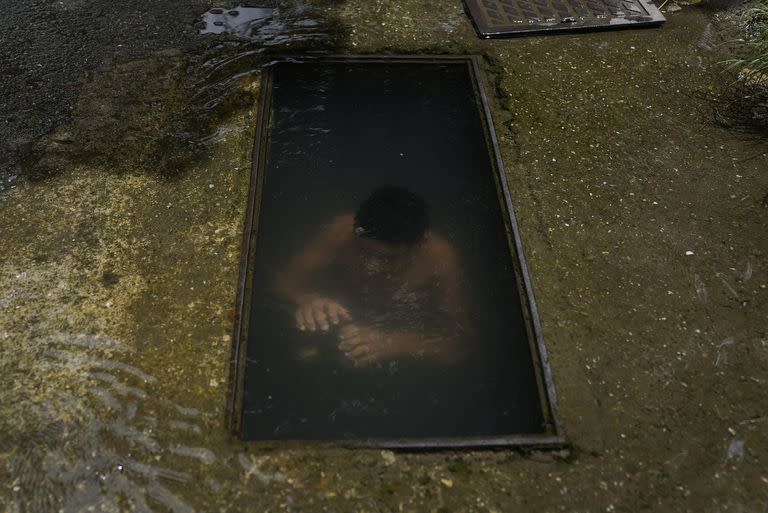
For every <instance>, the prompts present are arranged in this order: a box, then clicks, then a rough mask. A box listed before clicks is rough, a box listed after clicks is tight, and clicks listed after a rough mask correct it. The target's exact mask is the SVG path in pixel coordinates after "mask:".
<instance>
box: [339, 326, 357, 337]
mask: <svg viewBox="0 0 768 513" xmlns="http://www.w3.org/2000/svg"><path fill="white" fill-rule="evenodd" d="M357 336H358V330H357V328H356V327H355V326H344V327H343V328H341V340H351V339H353V338H357Z"/></svg>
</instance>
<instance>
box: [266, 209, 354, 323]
mask: <svg viewBox="0 0 768 513" xmlns="http://www.w3.org/2000/svg"><path fill="white" fill-rule="evenodd" d="M353 226H354V219H353V217H352V216H351V215H343V216H339V217H337V218H335V219H334V220H333V222H332V223H331V224H330V225H328V226H327V227H326V228H325V229H323V231H322V232H321V233H320V234H319V235H318V236H317V238H316V239H315V240H314V241H312V242H311V243H310V244H309V245H307V246H306V247H305V248H304V249H303V250H301V251H300V252H299V253H297V254H296V255H295V256H294V257H293V258H292V259H291V260H290V261H289V262H288V264H287V265H286V266H285V268H283V269H282V271H280V272H279V273H278V275H277V278H276V279H275V285H274V290H275V294H277V296H278V297H280V298H281V299H284V300H285V301H288V302H289V303H291V304H292V305H294V306H295V307H296V311H295V314H294V316H295V319H296V325H297V326H298V328H299V329H301V330H304V329H309V330H310V331H315V330H316V329H317V328H320V329H322V330H324V331H325V330H327V329H328V328H329V322H332V323H333V324H338V323H339V320H340V318H344V319H348V320H351V317H350V315H349V312H348V311H347V309H346V308H344V307H343V306H341V305H339V304H338V303H337V302H336V301H334V300H333V299H329V298H325V297H322V296H321V295H320V294H319V293H318V292H317V291H313V290H312V289H311V286H312V282H313V281H314V277H315V276H317V274H318V273H321V272H324V271H325V270H327V269H328V267H329V266H330V265H331V264H332V263H333V260H334V259H335V258H336V256H337V255H338V253H339V251H341V250H342V249H343V246H344V245H345V243H347V242H348V241H349V238H350V237H351V236H352V235H353V231H352V230H353Z"/></svg>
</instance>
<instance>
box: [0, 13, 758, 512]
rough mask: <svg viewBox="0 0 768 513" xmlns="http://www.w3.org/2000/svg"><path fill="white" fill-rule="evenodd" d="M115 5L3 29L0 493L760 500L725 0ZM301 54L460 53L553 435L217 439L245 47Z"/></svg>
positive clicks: (280, 500) (10, 23)
mask: <svg viewBox="0 0 768 513" xmlns="http://www.w3.org/2000/svg"><path fill="white" fill-rule="evenodd" d="M142 4H143V3H140V2H138V1H133V2H120V3H108V2H100V1H99V2H85V1H78V0H73V1H69V2H68V1H66V0H64V1H61V2H43V1H40V2H32V3H31V2H25V3H24V5H21V2H14V5H11V6H6V12H5V16H4V17H3V18H2V21H0V23H1V24H2V27H0V28H2V29H3V30H2V32H1V34H2V35H0V37H1V38H2V39H1V40H0V41H1V42H0V52H2V53H0V69H2V70H3V71H4V79H3V81H2V83H0V88H2V90H1V91H0V93H2V96H0V98H1V99H2V100H1V101H3V104H2V107H0V110H1V111H2V120H3V123H2V124H1V125H0V126H2V130H3V133H2V136H3V137H2V153H1V154H0V155H1V156H0V165H1V166H2V171H0V175H2V176H3V179H4V186H5V190H4V191H3V192H1V193H0V220H1V222H0V230H1V231H0V243H1V244H0V256H2V258H0V505H1V506H2V510H3V511H9V512H16V511H53V510H56V511H59V510H64V511H84V510H86V509H87V508H91V507H92V508H94V510H101V511H129V510H136V511H146V510H157V511H165V510H170V511H499V512H507V511H520V512H524V511H542V512H544V511H552V512H554V511H574V512H603V511H606V512H613V511H622V512H623V511H626V512H637V511H653V512H667V511H670V512H688V511H690V512H696V513H698V512H701V511H706V512H717V513H720V512H738V513H747V512H755V513H762V512H764V511H765V510H766V507H768V473H767V472H766V470H765V469H766V458H767V457H768V437H767V436H766V433H768V427H767V426H768V413H766V407H767V404H766V400H765V384H766V379H768V372H767V371H768V331H767V329H766V326H767V323H766V321H767V320H768V319H767V318H768V301H767V300H766V297H767V295H768V290H767V287H768V278H767V275H766V251H768V237H766V226H767V225H768V223H766V214H768V211H767V209H768V206H767V205H768V203H767V202H766V201H765V197H766V193H768V174H767V173H766V172H765V169H768V143H766V141H765V139H760V138H757V137H755V136H752V135H750V134H748V133H743V132H737V131H734V130H732V129H725V128H723V127H721V126H719V125H717V124H716V123H715V122H714V120H713V118H712V114H711V110H710V104H709V103H708V101H707V100H706V96H707V94H708V93H709V92H710V91H711V90H712V89H711V85H712V83H713V82H714V81H715V80H716V79H717V76H718V73H719V69H720V65H719V64H718V62H719V61H721V60H723V59H724V58H727V56H728V53H727V50H728V48H727V46H723V45H721V43H722V42H723V40H724V39H727V37H729V36H728V27H729V23H730V22H729V21H728V20H727V18H726V17H724V16H723V15H722V14H718V13H717V12H714V11H709V10H707V9H705V8H702V7H686V8H684V9H683V11H682V12H680V13H675V14H670V15H669V21H668V23H667V24H666V25H665V26H664V27H663V28H661V29H658V30H644V31H626V32H615V33H601V34H598V33H595V34H584V35H573V36H560V37H549V38H525V39H516V40H508V41H480V40H478V39H477V38H476V37H475V34H474V32H473V30H472V27H471V25H470V24H469V22H468V20H467V19H466V17H465V15H464V13H463V10H462V6H461V4H460V3H459V2H458V1H454V0H436V1H434V2H424V1H414V0H407V1H403V2H398V3H396V4H395V3H393V2H385V1H382V0H373V1H370V0H369V1H357V0H347V1H316V2H309V4H310V5H308V6H304V7H301V6H299V7H297V6H296V4H290V5H288V4H287V3H285V4H282V5H283V12H284V13H285V16H286V19H284V20H282V24H281V27H283V28H284V30H285V31H286V33H288V34H294V35H295V37H294V38H293V39H289V40H287V41H286V40H283V39H281V38H279V37H275V36H274V34H273V35H271V36H264V37H262V38H260V39H258V40H254V41H241V40H235V39H228V38H226V37H225V38H214V37H212V36H200V35H198V34H197V31H196V30H195V28H194V26H193V23H194V22H195V20H196V19H198V17H199V16H200V15H201V13H202V12H203V11H204V10H205V9H207V8H208V7H209V5H208V3H207V2H202V1H201V2H177V1H175V2H169V1H156V2H153V3H152V8H151V10H149V9H148V8H147V7H146V6H145V5H142ZM94 6H97V7H94ZM302 20H305V21H306V20H313V22H315V23H316V24H315V25H312V27H313V29H312V30H311V31H309V30H307V29H306V27H307V24H306V23H300V22H301V21H302ZM301 27H303V28H301ZM307 48H311V49H325V50H328V51H334V52H340V53H385V52H392V53H472V54H478V55H481V56H483V59H482V63H483V64H482V67H483V71H484V73H485V75H486V77H487V82H488V84H487V85H488V86H489V88H490V89H491V90H492V91H493V95H492V104H493V112H494V119H495V122H496V128H497V132H498V134H499V137H500V142H501V149H502V153H503V157H504V161H505V165H506V166H507V172H508V173H507V174H508V181H509V184H510V188H511V191H512V196H513V199H514V201H515V205H516V210H517V215H518V217H519V222H520V226H521V230H522V235H523V239H524V242H525V245H526V256H527V259H528V262H529V267H530V272H531V275H532V278H533V286H534V291H535V293H536V297H537V300H538V304H539V309H540V313H541V318H542V325H543V329H544V333H545V337H546V340H547V346H548V348H549V352H550V356H551V366H552V370H553V374H554V381H555V386H556V388H557V391H558V395H559V407H560V414H561V419H562V421H563V424H564V426H565V429H566V432H567V436H568V440H569V442H570V447H569V449H568V450H566V451H562V452H554V453H553V452H532V453H520V452H514V451H467V452H460V453H451V452H441V453H429V454H408V453H402V454H392V453H389V452H380V451H367V450H366V451H351V450H340V449H323V448H318V447H300V446H299V447H296V446H294V447H287V448H277V449H272V450H268V451H266V450H256V449H254V448H253V447H248V446H244V445H241V444H239V443H237V442H234V441H232V440H231V439H229V438H228V437H227V435H226V401H227V397H228V384H229V383H228V380H229V378H230V375H229V355H230V350H231V334H232V325H233V317H232V308H233V303H234V291H235V282H236V279H237V263H238V259H239V250H240V246H239V245H240V237H241V230H242V217H243V212H244V207H245V199H246V191H247V186H248V169H249V165H250V144H251V140H252V136H253V130H252V127H253V125H252V123H253V120H254V116H255V105H256V103H255V101H256V98H257V94H258V91H259V85H260V83H259V76H258V72H257V71H258V66H259V65H261V64H262V63H263V62H264V61H265V60H268V54H270V53H280V52H288V51H291V52H297V51H302V50H303V49H307ZM12 176H16V177H17V178H15V179H13V180H9V178H10V177H12Z"/></svg>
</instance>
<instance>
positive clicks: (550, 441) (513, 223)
mask: <svg viewBox="0 0 768 513" xmlns="http://www.w3.org/2000/svg"><path fill="white" fill-rule="evenodd" d="M287 62H293V63H307V62H318V63H325V62H350V63H414V62H419V63H435V64H437V63H446V62H451V63H456V64H466V65H467V66H468V73H469V75H470V78H471V79H472V81H473V85H474V86H475V87H476V88H477V93H478V94H479V98H478V99H479V101H480V104H481V106H482V111H480V112H478V114H480V117H481V121H483V120H484V121H485V126H484V128H485V130H486V131H487V135H488V136H489V137H490V143H491V144H490V146H491V149H492V150H493V154H494V155H493V157H494V159H492V162H491V165H492V166H493V167H495V169H496V172H497V175H498V176H497V177H496V178H497V179H498V183H499V184H500V185H501V188H502V190H501V191H500V192H501V195H502V197H503V199H504V202H503V203H502V204H501V205H500V206H501V207H502V211H503V212H506V214H507V217H508V219H506V221H508V222H509V225H510V227H511V228H512V233H513V243H514V248H510V249H511V250H513V251H512V252H513V253H514V254H513V255H512V256H513V257H514V258H516V259H517V262H516V263H517V264H518V266H519V270H520V273H521V275H522V278H523V289H524V290H523V292H524V293H525V295H524V299H525V305H524V308H526V309H527V310H528V312H527V313H528V315H526V324H527V323H528V321H530V322H531V326H530V327H531V329H532V331H533V335H534V338H535V345H534V349H535V351H536V354H534V355H532V357H533V358H534V361H533V363H534V366H535V367H541V369H540V371H541V375H540V374H539V369H536V370H537V377H538V378H542V379H543V381H544V383H543V391H544V392H545V394H544V396H543V397H542V398H541V399H542V401H543V403H544V408H543V410H545V411H543V413H544V414H545V418H549V422H548V424H549V425H551V426H552V430H553V431H554V433H544V434H541V433H539V434H527V435H526V434H520V435H510V436H503V435H502V436H491V437H450V438H446V437H443V438H441V437H437V438H418V439H408V438H373V439H356V440H315V439H306V440H298V439H294V440H249V441H244V440H242V439H240V430H241V425H240V422H241V417H242V394H243V389H242V387H243V380H244V378H245V375H244V374H245V373H244V367H245V348H246V343H247V340H245V339H244V337H245V336H246V334H247V323H248V319H247V317H246V316H244V313H245V312H244V308H245V302H246V301H247V299H246V298H245V297H244V296H245V294H246V290H247V289H248V288H249V287H248V280H249V278H250V275H249V260H250V256H251V251H252V250H253V247H254V242H255V238H256V235H257V232H258V226H257V223H256V221H255V219H254V218H255V217H257V216H258V211H257V210H258V209H257V201H258V198H257V196H258V194H257V192H258V191H257V189H258V188H259V184H260V180H261V178H262V177H263V176H262V175H263V173H259V171H260V167H261V166H262V165H263V164H264V156H265V152H266V144H265V143H266V142H267V141H265V140H262V139H263V138H264V137H265V135H266V132H267V130H266V127H267V125H268V122H269V115H270V112H271V106H270V103H271V88H272V70H271V68H272V66H274V65H277V64H280V63H287ZM264 77H265V78H264V80H265V81H264V85H263V88H262V91H261V99H260V103H259V112H258V114H257V131H256V135H255V142H254V151H253V162H252V175H251V190H250V192H249V198H248V207H247V208H246V228H245V233H244V236H243V258H242V261H241V267H240V273H241V275H240V281H239V282H238V299H237V307H236V308H237V310H236V312H237V317H236V328H235V342H234V350H233V358H234V361H232V362H231V366H232V369H233V370H232V372H233V376H234V377H233V392H232V399H231V401H230V424H229V427H230V434H231V435H233V436H234V437H235V438H236V439H237V440H238V441H240V442H243V443H246V444H248V445H249V446H254V447H260V448H267V449H268V448H283V447H296V446H302V447H310V446H311V447H315V446H317V447H342V448H384V449H401V450H441V449H469V448H473V447H474V448H515V447H519V448H523V447H526V448H548V449H557V448H562V447H566V446H567V445H568V441H567V439H566V437H565V434H564V431H563V429H562V425H561V423H560V421H559V417H558V409H557V403H556V400H557V396H556V393H555V389H554V382H553V380H552V373H551V369H550V367H549V358H548V355H547V351H546V348H545V346H544V338H543V335H542V330H541V324H540V321H539V315H538V309H537V307H536V302H535V299H534V296H533V288H532V285H531V280H530V276H529V274H528V267H527V264H526V262H525V255H524V253H523V244H522V239H521V237H520V231H519V228H518V225H517V218H516V216H515V213H514V209H513V208H512V199H511V195H510V192H509V187H508V184H507V180H506V173H505V171H504V165H503V162H502V159H501V152H500V150H499V144H498V139H497V138H496V131H495V127H494V126H493V118H492V116H491V111H490V106H489V104H488V98H487V95H486V93H485V87H484V85H483V80H482V74H481V71H480V68H479V65H478V58H477V56H474V55H395V54H392V55H388V54H371V55H294V56H290V55H287V56H283V57H281V58H277V59H274V60H272V61H271V62H270V63H269V64H268V65H267V66H265V68H264ZM494 161H495V162H494ZM537 381H539V379H537Z"/></svg>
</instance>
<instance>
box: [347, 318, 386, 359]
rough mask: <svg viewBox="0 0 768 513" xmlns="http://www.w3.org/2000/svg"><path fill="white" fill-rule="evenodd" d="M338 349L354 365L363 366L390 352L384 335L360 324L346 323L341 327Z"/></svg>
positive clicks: (384, 356)
mask: <svg viewBox="0 0 768 513" xmlns="http://www.w3.org/2000/svg"><path fill="white" fill-rule="evenodd" d="M339 339H340V341H341V342H340V343H339V350H340V351H341V352H342V353H343V354H344V356H346V357H347V358H349V359H350V360H352V362H353V363H354V365H355V367H365V366H367V365H370V364H372V363H374V362H377V361H379V360H381V359H383V358H386V357H387V356H389V355H390V354H392V347H391V344H390V343H389V342H388V341H387V339H386V337H385V335H384V334H383V333H382V332H380V331H379V330H376V329H374V328H370V327H368V326H365V325H361V324H347V325H345V326H343V327H342V328H341V334H340V336H339Z"/></svg>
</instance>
